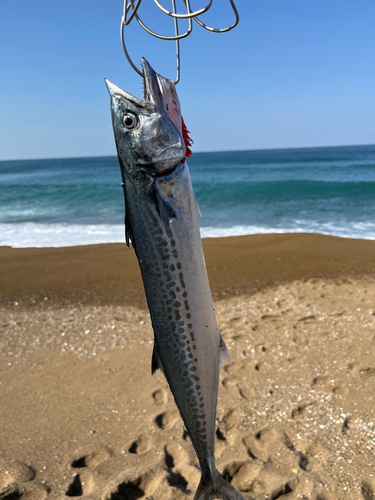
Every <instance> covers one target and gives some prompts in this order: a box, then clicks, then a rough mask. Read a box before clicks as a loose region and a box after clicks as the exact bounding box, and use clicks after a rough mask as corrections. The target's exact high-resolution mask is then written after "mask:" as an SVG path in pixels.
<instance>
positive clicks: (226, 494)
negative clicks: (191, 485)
mask: <svg viewBox="0 0 375 500" xmlns="http://www.w3.org/2000/svg"><path fill="white" fill-rule="evenodd" d="M213 498H222V499H223V500H245V499H244V497H243V496H242V495H240V493H238V491H237V490H236V489H235V488H233V486H232V485H231V484H229V483H228V481H226V480H225V479H224V478H223V476H222V475H221V474H220V473H219V471H216V484H215V486H213V485H212V484H208V483H207V478H206V476H205V475H204V474H202V477H201V480H200V483H199V485H198V489H197V491H196V493H195V496H194V500H211V499H213Z"/></svg>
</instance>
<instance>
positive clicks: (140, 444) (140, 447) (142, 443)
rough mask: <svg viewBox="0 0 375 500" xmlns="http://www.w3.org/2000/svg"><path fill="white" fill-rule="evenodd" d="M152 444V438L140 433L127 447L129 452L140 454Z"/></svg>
mask: <svg viewBox="0 0 375 500" xmlns="http://www.w3.org/2000/svg"><path fill="white" fill-rule="evenodd" d="M151 446H152V438H151V436H147V435H140V436H139V437H138V439H136V440H135V441H134V442H133V443H132V445H131V446H130V448H129V453H136V454H137V455H142V454H143V453H146V452H147V451H148V450H149V449H150V448H151Z"/></svg>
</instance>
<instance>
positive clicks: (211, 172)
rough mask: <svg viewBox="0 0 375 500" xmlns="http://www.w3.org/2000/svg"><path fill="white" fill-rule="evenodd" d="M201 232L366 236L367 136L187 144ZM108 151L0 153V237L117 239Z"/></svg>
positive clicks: (18, 241) (370, 214)
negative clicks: (340, 141)
mask: <svg viewBox="0 0 375 500" xmlns="http://www.w3.org/2000/svg"><path fill="white" fill-rule="evenodd" d="M188 165H189V169H190V174H191V178H192V182H193V186H194V191H195V195H196V198H197V201H198V205H199V208H200V211H201V213H202V217H201V218H200V227H201V234H202V237H219V236H236V235H245V234H257V233H263V234H264V233H286V232H294V233H296V232H313V233H323V234H331V235H336V236H343V237H347V238H362V239H375V145H372V146H346V147H331V148H301V149H280V150H258V151H228V152H214V153H194V154H193V156H192V158H190V160H189V161H188ZM120 183H121V178H120V168H119V165H118V160H117V157H115V156H113V157H112V156H111V157H97V158H69V159H50V160H27V161H26V160H22V161H1V162H0V245H9V246H12V247H60V246H75V245H87V244H94V243H109V242H123V241H124V224H123V220H124V201H123V193H122V188H121V185H120Z"/></svg>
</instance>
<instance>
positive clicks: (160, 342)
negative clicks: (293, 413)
mask: <svg viewBox="0 0 375 500" xmlns="http://www.w3.org/2000/svg"><path fill="white" fill-rule="evenodd" d="M142 66H143V71H144V86H145V89H144V90H145V99H144V100H142V99H139V98H137V97H134V96H133V95H131V94H130V93H128V92H126V91H124V90H122V89H121V88H119V87H117V86H116V85H114V84H112V83H111V82H109V81H108V80H106V85H107V88H108V91H109V94H110V97H111V110H112V124H113V130H114V136H115V141H116V147H117V154H118V158H119V163H120V167H121V175H122V185H123V188H124V196H125V233H126V242H127V244H129V241H131V243H132V245H133V247H134V249H135V252H136V255H137V258H138V262H139V266H140V269H141V273H142V278H143V283H144V288H145V292H146V297H147V302H148V307H149V310H150V316H151V321H152V326H153V329H154V334H155V343H154V351H153V355H152V373H154V371H155V370H156V369H158V368H160V369H161V370H162V372H163V373H164V375H165V377H166V379H167V381H168V384H169V386H170V388H171V391H172V394H173V396H174V399H175V402H176V404H177V406H178V409H179V411H180V414H181V417H182V419H183V421H184V424H185V427H186V429H187V432H188V434H189V436H190V439H191V441H192V444H193V446H194V449H195V451H196V454H197V457H198V460H199V464H200V467H201V469H202V478H201V481H200V484H199V486H198V489H197V492H196V494H195V497H194V500H210V499H212V498H223V499H224V500H244V499H243V497H242V496H241V495H240V494H239V493H238V492H237V491H236V490H235V489H234V488H233V487H232V486H231V485H230V484H229V483H228V482H227V481H226V480H225V479H224V478H223V477H222V476H221V475H220V474H219V472H218V471H217V470H216V467H215V456H214V452H215V420H216V406H217V396H218V382H219V371H220V366H221V363H222V361H223V360H225V361H228V362H229V354H228V350H227V347H226V345H225V343H224V340H223V338H222V336H221V334H220V331H219V328H218V326H217V322H216V317H215V312H214V307H213V303H212V297H211V292H210V287H209V283H208V277H207V272H206V266H205V262H204V255H203V248H202V241H201V237H200V232H199V225H198V207H197V203H196V200H195V196H194V192H193V188H192V185H191V180H190V175H189V170H188V167H187V164H186V162H185V159H186V156H187V151H188V146H189V139H188V138H187V133H186V132H187V131H186V130H185V129H184V124H183V120H182V118H181V111H180V103H179V99H178V96H177V92H176V89H175V85H174V83H173V82H172V81H170V80H168V79H166V78H163V77H162V76H160V75H158V74H157V73H155V72H154V70H153V69H152V68H151V66H150V65H149V64H148V62H147V61H146V60H145V59H143V60H142Z"/></svg>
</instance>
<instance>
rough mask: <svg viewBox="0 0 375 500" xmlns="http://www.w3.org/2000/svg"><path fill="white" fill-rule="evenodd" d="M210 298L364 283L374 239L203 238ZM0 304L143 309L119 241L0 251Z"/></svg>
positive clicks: (137, 280)
mask: <svg viewBox="0 0 375 500" xmlns="http://www.w3.org/2000/svg"><path fill="white" fill-rule="evenodd" d="M203 248H204V253H205V258H206V265H207V272H208V276H209V280H210V284H211V290H212V295H213V298H214V300H215V299H218V298H222V297H225V296H226V297H231V296H235V295H243V294H245V295H248V294H252V293H254V292H256V291H259V290H261V289H263V288H266V287H269V286H275V285H279V284H285V283H288V282H291V281H295V280H308V279H313V278H317V279H343V278H350V277H355V278H360V279H367V278H372V277H373V276H374V275H375V241H373V240H362V239H360V240H359V239H354V238H341V237H337V236H328V235H322V234H316V233H282V234H256V235H247V236H234V237H223V238H205V239H203ZM0 262H2V265H1V268H0V282H1V283H2V286H1V288H0V303H2V304H6V303H10V302H18V303H20V304H21V303H22V304H23V305H25V306H27V305H35V304H36V303H39V302H41V301H43V300H44V298H45V297H47V298H48V300H50V301H52V302H54V303H56V304H61V305H63V304H67V303H70V302H79V303H82V304H92V305H105V304H114V305H130V306H136V307H140V308H142V309H145V308H146V307H147V306H146V300H145V297H144V290H143V284H142V280H141V275H140V271H139V267H138V262H137V259H136V256H135V253H134V250H133V249H132V248H131V247H130V248H127V247H126V245H125V244H124V243H103V244H96V245H82V246H75V247H56V248H55V247H44V248H35V247H32V248H12V247H0Z"/></svg>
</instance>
